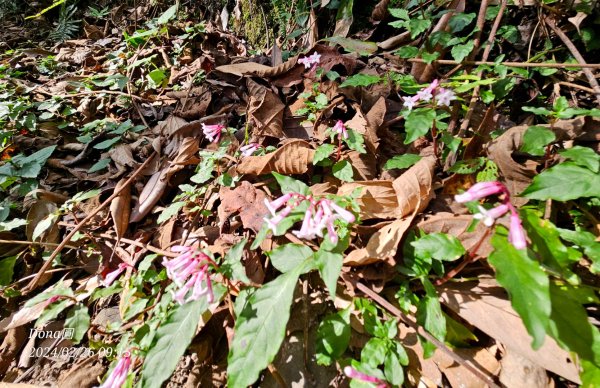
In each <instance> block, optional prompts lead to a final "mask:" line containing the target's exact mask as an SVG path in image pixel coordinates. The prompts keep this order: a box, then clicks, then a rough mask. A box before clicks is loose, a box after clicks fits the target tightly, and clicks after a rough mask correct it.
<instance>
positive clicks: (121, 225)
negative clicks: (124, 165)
mask: <svg viewBox="0 0 600 388" xmlns="http://www.w3.org/2000/svg"><path fill="white" fill-rule="evenodd" d="M125 182H127V178H122V179H121V180H120V181H119V182H118V183H117V185H116V186H115V191H117V190H120V189H121V188H123V187H124V185H125ZM110 215H111V217H112V219H113V222H114V224H115V231H116V232H117V238H119V239H120V238H121V237H123V235H124V234H125V231H126V230H127V226H128V225H129V216H130V215H131V185H127V186H125V187H124V188H123V189H122V190H121V192H120V193H119V195H117V196H116V197H115V198H114V199H113V200H112V202H111V203H110Z"/></svg>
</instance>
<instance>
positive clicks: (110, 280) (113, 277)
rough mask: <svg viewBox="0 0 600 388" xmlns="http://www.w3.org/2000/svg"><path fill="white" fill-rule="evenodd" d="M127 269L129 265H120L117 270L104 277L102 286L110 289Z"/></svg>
mask: <svg viewBox="0 0 600 388" xmlns="http://www.w3.org/2000/svg"><path fill="white" fill-rule="evenodd" d="M125 268H127V264H125V263H121V264H119V266H118V267H117V269H115V270H114V271H112V272H109V273H108V274H107V275H106V276H105V277H104V280H102V285H103V286H104V287H109V286H110V285H111V284H113V282H114V281H115V280H116V279H117V278H118V277H119V276H120V275H121V274H122V273H123V271H125Z"/></svg>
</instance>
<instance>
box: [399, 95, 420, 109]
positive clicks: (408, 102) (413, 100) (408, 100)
mask: <svg viewBox="0 0 600 388" xmlns="http://www.w3.org/2000/svg"><path fill="white" fill-rule="evenodd" d="M402 99H403V100H404V104H403V105H404V107H405V108H407V109H408V110H412V108H414V107H415V105H417V102H419V97H417V96H412V97H402Z"/></svg>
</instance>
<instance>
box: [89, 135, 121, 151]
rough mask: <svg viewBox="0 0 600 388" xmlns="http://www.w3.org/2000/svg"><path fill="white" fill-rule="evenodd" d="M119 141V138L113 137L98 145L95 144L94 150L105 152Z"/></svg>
mask: <svg viewBox="0 0 600 388" xmlns="http://www.w3.org/2000/svg"><path fill="white" fill-rule="evenodd" d="M119 141H121V137H120V136H117V137H113V138H112V139H108V140H104V141H101V142H100V143H98V144H96V145H95V146H94V148H95V149H97V150H105V149H107V148H110V147H112V146H113V145H115V144H117V143H118V142H119Z"/></svg>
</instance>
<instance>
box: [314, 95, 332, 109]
mask: <svg viewBox="0 0 600 388" xmlns="http://www.w3.org/2000/svg"><path fill="white" fill-rule="evenodd" d="M315 102H316V103H317V104H318V105H319V106H321V107H323V108H324V107H326V106H327V104H328V103H329V100H328V99H327V95H326V94H325V93H319V94H317V96H316V97H315Z"/></svg>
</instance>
